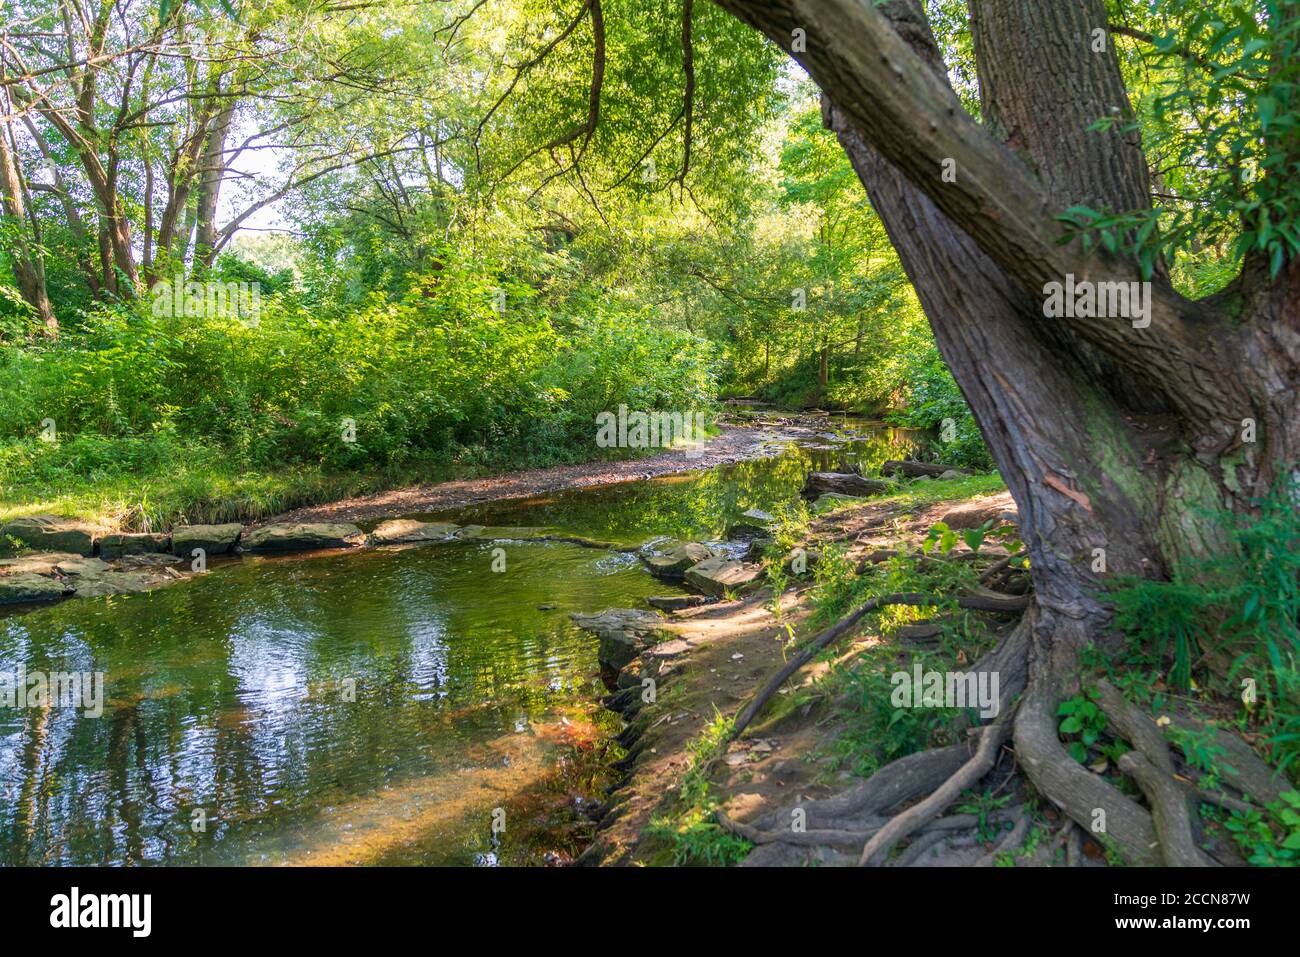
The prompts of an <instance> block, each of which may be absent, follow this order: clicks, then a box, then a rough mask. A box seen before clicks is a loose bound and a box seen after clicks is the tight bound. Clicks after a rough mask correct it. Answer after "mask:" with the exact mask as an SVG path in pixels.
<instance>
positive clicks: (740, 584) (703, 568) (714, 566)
mask: <svg viewBox="0 0 1300 957" xmlns="http://www.w3.org/2000/svg"><path fill="white" fill-rule="evenodd" d="M762 575H763V567H762V566H761V565H754V564H751V563H749V562H738V561H735V560H733V559H730V558H724V557H719V558H706V559H705V560H704V561H702V562H700V563H699V564H697V565H692V566H691V567H690V568H688V569H687V570H686V583H687V584H688V585H691V586H693V587H695V588H698V589H699V590H700V591H702V592H704V594H706V595H713V596H714V597H715V598H724V597H726V595H727V593H728V592H733V593H740V592H745V591H748V590H750V589H752V588H755V587H757V585H758V584H759V580H760V579H761V577H762Z"/></svg>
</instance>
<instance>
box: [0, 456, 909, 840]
mask: <svg viewBox="0 0 1300 957" xmlns="http://www.w3.org/2000/svg"><path fill="white" fill-rule="evenodd" d="M823 442H824V440H814V441H813V444H822V443H823ZM907 444H908V443H907V439H906V437H905V436H890V435H888V434H885V433H873V434H872V435H871V437H870V438H868V439H865V440H860V441H856V442H854V443H851V444H845V445H840V446H837V447H835V448H793V447H792V448H790V449H789V450H788V451H787V453H786V454H784V455H782V456H780V457H778V458H774V459H768V460H764V461H751V462H744V463H739V464H737V465H735V466H732V467H729V468H724V469H717V470H714V471H712V472H708V473H703V474H696V475H690V476H685V477H683V476H677V477H673V478H672V479H670V480H663V481H650V482H636V483H628V484H624V485H619V486H614V487H608V488H603V489H594V490H586V491H577V492H572V493H561V494H557V495H553V496H549V497H547V498H546V499H544V500H536V499H535V500H530V501H523V502H513V503H510V502H507V503H499V504H496V505H487V506H482V507H480V508H477V509H472V510H467V511H465V512H462V513H459V514H456V515H454V516H452V517H454V518H456V519H457V520H460V521H462V522H471V521H472V522H478V523H480V524H485V525H547V526H555V527H556V528H558V529H562V530H564V531H565V532H568V533H570V534H577V535H586V536H590V537H597V538H603V539H614V540H619V541H624V542H627V543H629V544H637V543H640V542H642V541H644V540H646V539H649V538H654V537H658V536H680V537H703V538H715V537H718V536H720V535H722V534H723V532H724V531H725V529H726V527H727V525H728V524H729V523H731V522H734V521H735V520H736V519H738V518H739V516H740V514H741V513H742V512H744V511H745V510H746V509H749V508H753V507H759V508H766V509H771V508H773V507H776V506H778V505H779V504H781V503H782V502H785V501H788V500H790V499H792V498H793V497H794V496H795V495H796V494H797V491H798V488H799V486H800V485H801V484H802V482H803V477H804V475H805V474H806V472H807V471H808V470H809V469H810V468H814V467H816V468H819V469H825V468H844V467H848V466H851V465H853V464H855V463H860V464H862V465H863V466H864V467H871V466H872V465H873V464H878V462H879V460H881V459H883V458H886V457H889V456H895V455H897V454H899V452H900V451H901V450H902V449H904V448H906V447H907ZM492 547H493V546H492V545H490V544H486V543H462V544H445V545H436V546H430V547H424V548H416V549H407V550H400V551H386V550H376V551H366V552H361V553H356V554H349V555H332V556H322V557H313V558H305V559H293V558H288V559H274V560H251V559H250V560H244V561H240V562H234V563H231V564H229V565H226V566H223V567H219V568H217V569H215V570H214V572H213V573H211V574H209V575H206V576H203V577H202V578H199V579H196V580H193V581H191V582H188V583H184V584H180V585H176V586H173V587H171V588H167V589H163V590H160V591H157V592H153V593H150V594H146V595H137V596H131V597H127V598H113V599H86V600H79V601H72V602H66V603H64V604H62V605H59V606H57V607H53V608H49V609H45V610H42V611H38V612H34V613H31V614H27V615H23V616H19V617H10V618H7V619H3V620H0V672H8V673H14V672H16V671H17V670H18V669H19V668H20V667H24V668H25V669H26V670H27V671H28V672H34V671H44V672H54V671H84V672H95V671H99V672H104V673H105V675H106V678H107V701H106V703H105V708H104V714H103V716H102V717H101V718H98V719H92V718H88V717H83V716H82V715H81V714H80V713H79V712H78V711H75V710H72V709H65V708H58V707H52V706H48V705H47V706H45V707H38V708H5V707H0V862H3V863H7V864H51V863H64V864H145V863H148V864H161V863H198V864H208V863H212V864H216V863H233V864H242V863H282V862H292V863H312V862H315V863H434V864H437V863H448V864H473V863H475V862H479V863H482V862H484V861H489V860H493V861H500V862H502V863H521V862H538V861H540V860H541V859H542V857H543V855H545V854H547V853H548V852H550V851H552V850H554V848H555V845H556V843H557V842H563V841H564V840H566V839H567V838H565V837H563V836H557V833H559V832H556V831H552V830H550V829H549V828H550V827H551V825H552V824H553V823H554V822H555V821H556V820H567V819H566V818H565V815H566V814H567V815H568V816H569V817H570V818H576V815H575V814H573V812H572V811H571V810H568V811H564V810H562V809H563V808H564V807H566V805H565V797H566V796H567V794H568V793H570V792H574V791H576V792H579V793H581V792H584V791H585V792H588V793H587V797H588V798H594V797H596V796H598V792H599V789H600V787H601V786H603V785H604V784H606V783H608V782H607V778H604V777H602V770H601V768H602V767H603V764H602V762H601V761H600V760H591V761H586V762H584V760H582V759H580V757H578V758H576V757H575V755H583V754H585V755H597V756H598V755H599V754H600V752H601V749H602V748H603V747H604V745H605V743H606V742H607V741H608V739H609V737H610V734H611V733H612V732H613V731H616V730H617V729H616V728H614V727H612V724H613V722H614V719H613V718H612V716H610V715H609V714H608V713H606V712H603V711H601V710H600V709H599V707H598V705H597V704H596V702H597V701H598V700H599V693H600V689H599V685H598V676H597V664H596V658H595V648H594V642H593V640H592V639H591V638H590V637H589V636H587V635H585V634H583V633H581V632H578V631H577V630H576V629H574V628H573V627H572V626H571V624H570V623H569V620H568V614H569V612H571V611H584V612H592V611H597V610H600V609H601V608H605V607H609V606H613V605H632V606H635V605H639V604H641V603H642V601H643V599H644V598H645V597H646V596H647V595H651V594H662V593H664V592H665V591H669V590H671V589H670V588H669V587H668V586H665V585H664V584H663V583H660V582H656V581H654V580H653V579H651V578H650V577H649V576H648V575H646V574H645V573H644V572H643V571H642V570H641V568H640V567H639V565H638V563H637V562H636V560H635V559H634V558H633V557H631V556H628V555H621V554H611V553H608V552H603V551H596V550H591V549H584V548H579V547H576V546H573V545H568V544H561V543H523V542H515V543H510V544H508V545H506V546H505V547H506V553H507V569H506V571H505V572H503V573H495V572H493V571H492V570H491V562H492ZM575 749H576V750H575ZM547 795H549V797H547ZM547 801H550V802H551V804H547ZM551 805H555V807H559V808H561V810H560V811H556V810H555V807H552V806H551ZM496 807H504V808H506V809H507V811H508V813H509V814H513V815H515V817H513V818H511V819H512V820H517V821H518V822H519V823H518V825H517V826H515V827H512V828H507V831H506V833H505V835H503V836H501V837H500V839H499V840H494V837H493V835H492V833H491V828H490V824H491V811H492V809H493V808H496ZM538 822H542V823H540V824H539V823H538ZM573 826H574V827H578V825H577V824H573ZM564 833H568V832H564ZM575 833H576V832H575ZM575 840H576V838H575Z"/></svg>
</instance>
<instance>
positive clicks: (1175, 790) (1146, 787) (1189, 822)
mask: <svg viewBox="0 0 1300 957" xmlns="http://www.w3.org/2000/svg"><path fill="white" fill-rule="evenodd" d="M1119 768H1120V770H1121V771H1123V772H1124V773H1125V774H1127V775H1129V776H1130V777H1132V778H1133V779H1134V780H1135V781H1137V783H1138V787H1140V788H1141V789H1142V793H1143V794H1145V795H1146V796H1147V800H1148V801H1150V802H1151V816H1152V818H1154V823H1155V829H1156V834H1157V835H1158V836H1159V838H1160V856H1161V857H1162V858H1163V859H1164V862H1165V863H1166V864H1168V865H1169V866H1170V867H1213V866H1214V861H1213V860H1211V859H1210V856H1209V855H1208V854H1206V853H1205V852H1204V851H1202V850H1201V849H1200V848H1199V847H1197V844H1196V830H1197V828H1196V823H1195V819H1196V810H1195V805H1194V804H1193V803H1192V801H1191V800H1190V794H1189V792H1188V791H1187V790H1186V789H1185V788H1183V787H1180V786H1179V784H1178V782H1177V781H1175V780H1174V779H1173V778H1172V777H1171V776H1170V775H1169V774H1167V773H1165V771H1163V770H1162V769H1160V768H1157V767H1156V766H1155V765H1154V764H1152V763H1151V761H1150V759H1148V758H1147V756H1146V755H1145V754H1143V753H1142V752H1141V751H1129V752H1128V753H1127V754H1125V755H1123V756H1122V757H1121V758H1120V759H1119Z"/></svg>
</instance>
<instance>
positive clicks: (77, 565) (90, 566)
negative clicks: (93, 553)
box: [54, 558, 111, 578]
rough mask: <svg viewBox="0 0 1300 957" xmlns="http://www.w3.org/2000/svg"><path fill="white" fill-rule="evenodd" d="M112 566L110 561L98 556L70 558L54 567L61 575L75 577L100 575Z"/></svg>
mask: <svg viewBox="0 0 1300 957" xmlns="http://www.w3.org/2000/svg"><path fill="white" fill-rule="evenodd" d="M110 567H111V566H110V565H109V564H108V562H106V561H102V560H100V559H98V558H70V559H64V560H63V561H61V562H59V563H58V564H57V565H55V566H54V569H55V571H57V572H58V573H59V574H60V575H66V576H69V577H72V578H75V577H77V576H80V575H98V574H100V573H101V572H106V571H108V570H109V568H110Z"/></svg>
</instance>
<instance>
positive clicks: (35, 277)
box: [0, 122, 59, 338]
mask: <svg viewBox="0 0 1300 957" xmlns="http://www.w3.org/2000/svg"><path fill="white" fill-rule="evenodd" d="M9 134H10V129H9V123H8V122H6V123H5V124H4V125H3V126H0V210H3V212H4V216H5V218H6V219H9V220H12V221H13V236H14V237H15V241H14V247H15V248H14V249H12V250H11V251H10V254H9V255H10V259H12V260H13V269H14V279H15V280H16V281H17V283H18V291H19V292H20V293H22V297H23V299H24V301H26V303H27V304H28V305H29V306H31V307H32V311H33V312H34V313H35V314H36V318H37V320H38V321H39V322H40V324H41V328H42V329H43V330H44V332H45V335H47V336H49V337H50V338H55V337H57V336H58V334H59V321H58V319H56V318H55V317H54V309H53V307H51V305H50V296H49V292H48V291H47V289H46V286H45V264H44V262H43V261H42V259H41V256H40V253H39V252H37V251H34V250H33V249H32V243H31V242H30V241H29V238H28V230H27V208H26V205H25V203H24V201H23V194H24V190H23V184H22V181H21V179H20V174H19V172H18V164H17V162H16V161H15V157H14V153H13V150H12V149H11V147H10V140H9Z"/></svg>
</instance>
